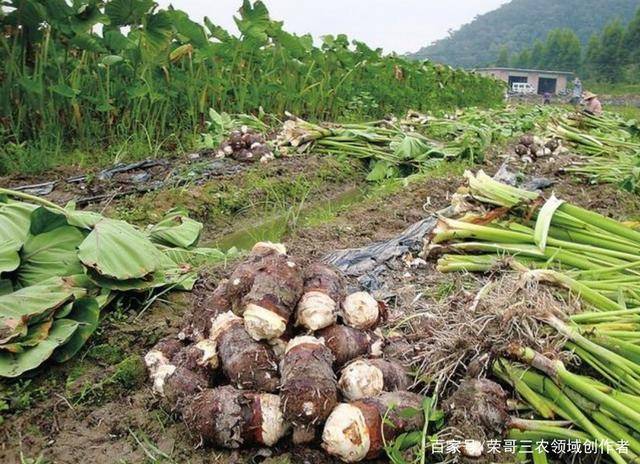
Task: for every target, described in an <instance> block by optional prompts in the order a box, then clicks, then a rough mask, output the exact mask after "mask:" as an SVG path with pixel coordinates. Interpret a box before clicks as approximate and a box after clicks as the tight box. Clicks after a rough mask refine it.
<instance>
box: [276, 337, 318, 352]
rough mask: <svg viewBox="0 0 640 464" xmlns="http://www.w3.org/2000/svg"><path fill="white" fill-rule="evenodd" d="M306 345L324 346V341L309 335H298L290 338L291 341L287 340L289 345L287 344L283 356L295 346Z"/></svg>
mask: <svg viewBox="0 0 640 464" xmlns="http://www.w3.org/2000/svg"><path fill="white" fill-rule="evenodd" d="M306 343H311V344H315V345H324V339H323V338H316V337H312V336H311V335H300V336H298V337H295V338H292V339H291V340H289V343H287V348H286V349H285V354H287V353H288V352H289V351H291V350H292V349H293V348H295V347H296V346H298V345H303V344H306Z"/></svg>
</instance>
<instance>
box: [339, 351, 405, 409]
mask: <svg viewBox="0 0 640 464" xmlns="http://www.w3.org/2000/svg"><path fill="white" fill-rule="evenodd" d="M410 385H411V379H410V378H409V375H408V373H407V370H406V369H405V368H404V367H403V366H402V364H400V363H399V362H398V361H394V360H390V361H387V360H385V359H358V360H356V361H353V362H351V363H349V364H347V365H346V366H345V367H344V369H343V370H342V373H341V375H340V380H339V381H338V387H339V388H340V391H341V392H342V395H343V396H344V397H345V398H346V399H348V400H350V401H355V400H359V399H361V398H367V397H373V396H378V395H379V394H380V393H382V392H385V391H387V392H391V391H397V390H406V389H408V388H409V386H410Z"/></svg>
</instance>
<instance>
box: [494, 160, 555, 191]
mask: <svg viewBox="0 0 640 464" xmlns="http://www.w3.org/2000/svg"><path fill="white" fill-rule="evenodd" d="M493 178H494V179H495V180H497V181H500V182H504V183H505V184H508V185H511V186H514V187H516V186H517V187H520V188H523V189H525V190H531V191H536V190H542V189H545V188H548V187H551V186H552V185H554V184H555V183H556V182H555V180H553V179H548V178H546V177H532V178H530V179H527V180H525V181H524V182H522V183H520V182H519V179H518V173H517V172H513V171H510V170H509V168H508V167H507V164H506V163H503V164H502V165H501V166H500V169H498V172H496V174H495V175H494V176H493Z"/></svg>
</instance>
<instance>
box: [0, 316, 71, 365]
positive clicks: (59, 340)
mask: <svg viewBox="0 0 640 464" xmlns="http://www.w3.org/2000/svg"><path fill="white" fill-rule="evenodd" d="M77 328H78V323H77V322H76V321H71V320H69V319H57V320H55V321H54V322H53V324H52V325H51V329H50V330H49V334H48V335H47V338H46V339H44V340H43V341H41V342H40V343H38V344H37V345H36V346H34V347H31V348H29V349H26V350H24V351H23V352H22V353H10V352H7V351H0V377H18V376H19V375H21V374H23V373H25V372H26V371H29V370H31V369H35V368H36V367H38V366H39V365H40V364H42V363H43V362H45V361H46V360H47V359H49V358H50V357H51V355H52V354H53V351H54V350H55V349H56V348H57V347H59V346H60V345H63V344H64V343H66V342H67V340H69V338H71V336H72V335H73V333H74V332H75V331H76V329H77Z"/></svg>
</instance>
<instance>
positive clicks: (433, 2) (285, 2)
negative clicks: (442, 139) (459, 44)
mask: <svg viewBox="0 0 640 464" xmlns="http://www.w3.org/2000/svg"><path fill="white" fill-rule="evenodd" d="M156 1H157V2H158V3H159V4H160V5H162V6H167V5H169V4H172V5H173V6H174V7H175V8H178V9H181V10H185V11H186V12H188V13H189V15H190V16H191V17H192V18H194V19H197V20H201V19H202V17H204V16H208V17H209V18H210V19H211V20H212V21H213V22H215V23H217V24H219V25H221V26H223V27H224V28H225V29H228V30H234V31H235V27H234V23H233V19H232V17H233V15H234V13H235V12H236V11H237V10H238V8H239V6H240V5H241V4H242V1H241V0H156ZM264 1H265V3H266V5H267V7H268V8H269V11H270V12H271V17H272V18H273V19H277V20H284V23H285V29H286V30H287V31H289V32H295V33H297V34H306V33H308V32H309V33H311V34H312V35H313V36H314V37H316V38H317V37H320V36H322V35H325V34H334V35H335V34H340V33H346V34H347V35H348V36H349V37H351V38H354V39H358V40H361V41H363V42H366V43H367V44H368V45H369V46H372V47H373V48H377V47H382V48H384V49H385V51H387V52H389V51H396V52H398V53H404V52H413V51H416V50H418V49H419V48H420V47H422V46H424V45H427V44H429V43H431V42H433V41H434V40H437V39H440V38H442V37H446V35H447V32H448V31H449V29H457V28H458V27H460V26H461V25H462V24H464V23H467V22H469V21H471V20H472V19H473V18H474V17H475V16H476V15H479V14H482V13H486V12H488V11H491V10H494V9H496V8H497V7H499V6H500V5H502V4H504V3H507V2H508V0H449V1H439V0H264Z"/></svg>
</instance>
